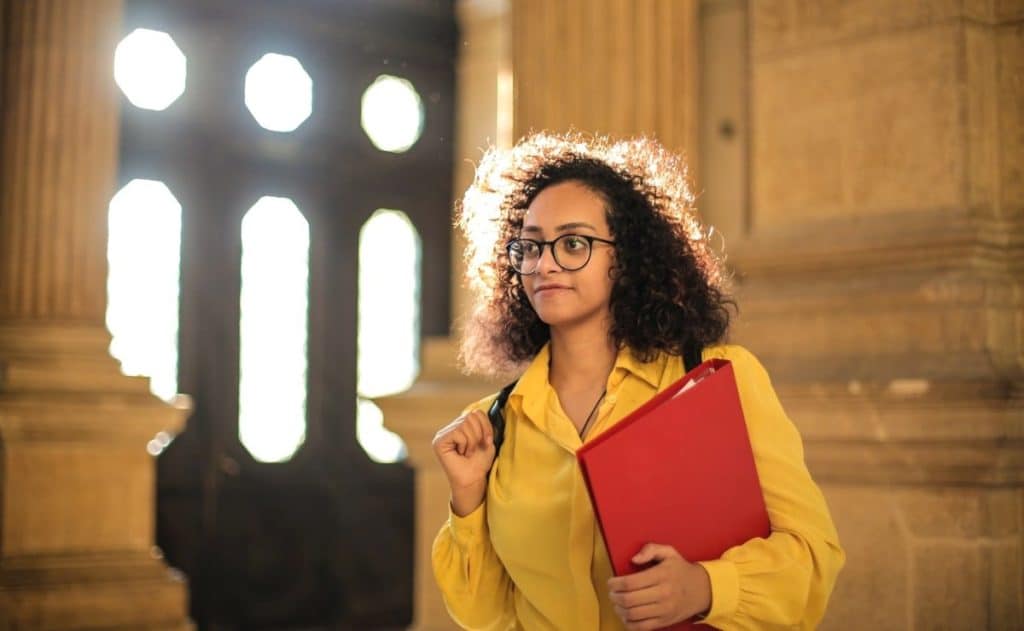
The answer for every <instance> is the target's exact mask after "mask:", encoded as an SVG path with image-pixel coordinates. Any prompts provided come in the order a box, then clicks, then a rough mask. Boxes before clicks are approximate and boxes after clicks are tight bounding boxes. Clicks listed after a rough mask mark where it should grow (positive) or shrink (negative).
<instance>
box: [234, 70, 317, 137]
mask: <svg viewBox="0 0 1024 631" xmlns="http://www.w3.org/2000/svg"><path fill="white" fill-rule="evenodd" d="M245 106H246V107H248V108H249V112H251V113H252V116H253V118H255V119H256V122H257V123H259V124H260V126H261V127H263V128H264V129H269V130H270V131H279V132H289V131H294V130H295V129H296V128H298V126H299V125H301V124H302V123H303V121H305V120H306V119H307V118H309V115H310V114H312V113H313V79H312V78H310V76H309V74H308V73H307V72H306V69H305V68H303V67H302V64H301V63H299V60H298V59H296V58H295V57H291V56H288V55H278V54H277V53H267V54H266V55H263V57H261V58H260V60H259V61H257V62H256V63H254V64H253V65H252V67H251V68H249V71H248V72H247V73H245Z"/></svg>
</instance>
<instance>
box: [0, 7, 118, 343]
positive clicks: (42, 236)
mask: <svg viewBox="0 0 1024 631" xmlns="http://www.w3.org/2000/svg"><path fill="white" fill-rule="evenodd" d="M4 10H5V12H6V15H5V16H4V24H3V26H4V41H3V47H4V55H3V74H2V75H0V79H2V82H3V83H2V88H0V89H2V92H0V94H2V98H3V110H2V111H0V116H2V119H0V125H2V127H0V128H2V129H3V137H2V138H0V151H2V153H0V161H2V162H0V164H2V170H0V207H2V208H3V213H2V214H0V319H4V320H12V319H31V320H33V321H36V322H38V321H40V320H61V321H65V322H66V321H79V322H88V323H92V324H99V323H102V322H103V314H104V309H105V308H106V298H105V297H106V291H105V283H106V207H107V203H108V202H109V201H110V194H111V190H112V187H113V185H114V178H115V176H116V174H117V141H118V109H117V95H116V92H115V91H114V89H113V86H112V79H111V74H112V71H111V68H112V64H113V61H112V60H113V46H114V44H116V42H117V39H116V38H117V35H118V30H119V24H120V18H119V16H120V13H121V3H120V2H119V1H116V0H90V1H87V2H62V1H60V0H49V1H46V0H33V1H32V2H4Z"/></svg>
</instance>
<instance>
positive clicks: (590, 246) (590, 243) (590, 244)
mask: <svg viewBox="0 0 1024 631" xmlns="http://www.w3.org/2000/svg"><path fill="white" fill-rule="evenodd" d="M570 238H576V239H584V240H585V241H586V242H587V260H586V261H583V264H582V265H580V266H579V267H566V266H565V265H562V262H561V261H559V260H558V255H557V254H556V253H555V252H557V250H556V249H555V244H556V243H558V242H559V241H561V240H562V239H570ZM524 241H527V242H529V243H532V244H534V245H536V246H537V248H538V249H539V252H538V253H537V267H538V269H539V268H540V260H541V259H542V258H544V248H545V247H548V246H550V247H551V258H553V259H554V260H555V264H556V265H558V266H559V267H561V268H562V269H563V270H565V271H567V272H578V271H579V270H581V269H583V268H584V267H586V266H587V265H588V264H590V259H591V258H592V257H593V256H594V241H597V242H599V243H604V244H607V245H615V241H610V240H608V239H602V238H601V237H594V236H591V235H589V234H571V233H570V234H563V235H560V236H558V237H556V238H554V239H552V240H551V241H539V240H537V239H529V238H525V237H520V238H518V239H510V240H509V242H508V243H506V244H505V253H506V254H508V262H509V265H511V266H512V269H514V270H515V271H516V273H517V274H520V275H522V276H533V275H534V274H536V273H537V270H536V269H535V270H533V271H532V272H523V271H521V270H519V269H516V264H515V263H513V261H514V260H515V258H514V257H513V256H512V248H513V247H514V246H515V245H517V244H519V243H522V242H524Z"/></svg>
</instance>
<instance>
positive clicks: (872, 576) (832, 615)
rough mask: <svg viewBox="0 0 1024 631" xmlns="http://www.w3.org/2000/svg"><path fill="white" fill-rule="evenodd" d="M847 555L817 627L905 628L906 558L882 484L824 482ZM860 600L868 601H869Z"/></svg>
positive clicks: (904, 535) (903, 537) (896, 515)
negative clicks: (872, 486)
mask: <svg viewBox="0 0 1024 631" xmlns="http://www.w3.org/2000/svg"><path fill="white" fill-rule="evenodd" d="M822 490H823V492H824V493H825V498H826V500H827V501H828V505H829V509H830V511H831V513H832V519H833V520H834V521H835V524H836V528H837V529H838V531H839V538H840V541H842V543H843V548H844V549H845V551H846V555H847V564H846V567H845V568H844V569H843V571H842V574H840V579H839V581H838V583H837V584H836V587H835V591H834V593H833V596H832V600H831V604H830V606H829V609H828V611H827V613H826V615H825V618H824V620H823V621H822V625H821V628H822V629H849V628H851V627H850V623H851V621H853V620H856V621H857V627H858V628H864V629H879V630H882V629H886V630H887V629H892V630H894V631H895V630H898V629H906V628H908V622H909V619H908V615H907V613H906V611H907V608H906V603H907V601H908V597H909V593H908V592H909V585H910V562H909V561H910V560H909V555H908V554H907V545H908V537H907V532H906V529H905V528H904V527H903V524H902V523H901V519H900V514H899V507H898V506H897V504H896V503H895V502H894V501H893V499H892V498H891V497H887V496H886V494H885V492H884V490H882V491H880V490H877V489H866V488H860V487H857V486H847V485H826V486H824V487H823V489H822ZM865 603H872V605H871V606H870V607H868V606H865Z"/></svg>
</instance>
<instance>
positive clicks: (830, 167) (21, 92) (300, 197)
mask: <svg viewBox="0 0 1024 631" xmlns="http://www.w3.org/2000/svg"><path fill="white" fill-rule="evenodd" d="M0 50H2V51H3V52H2V56H0V628H2V629H143V628H144V629H191V628H197V629H209V630H211V631H213V630H230V629H268V630H270V629H274V630H278V629H280V630H284V629H401V628H415V629H420V630H434V629H451V628H453V625H452V624H451V622H450V621H449V620H448V617H447V614H446V613H445V611H444V608H443V605H442V604H441V602H440V597H439V595H438V593H437V590H436V588H435V586H434V583H433V579H432V575H431V570H430V567H429V551H430V543H431V541H432V539H433V537H434V535H435V533H436V531H437V529H438V528H439V527H440V526H441V524H442V523H443V521H444V519H445V518H446V514H447V486H446V484H445V482H444V480H443V476H442V475H441V473H440V470H439V468H437V467H436V465H435V463H434V461H433V456H432V455H431V453H430V440H431V438H432V437H433V434H434V432H435V431H436V430H437V429H438V428H439V427H441V426H442V425H444V424H446V423H447V422H448V421H449V420H450V419H451V418H453V417H454V416H455V415H457V414H458V412H459V411H460V410H461V409H462V408H463V407H464V405H466V404H467V403H469V402H471V401H473V400H476V399H478V398H480V397H482V396H484V395H486V394H488V393H490V392H493V391H494V390H495V389H496V384H494V383H486V382H482V381H479V380H476V379H473V378H469V377H466V376H464V375H462V374H461V373H460V372H459V370H458V368H457V367H456V366H455V362H454V356H455V348H456V345H457V334H458V328H459V321H460V318H461V317H462V316H463V315H465V313H466V311H467V308H468V305H469V296H468V294H467V290H466V289H465V288H464V287H463V286H462V282H461V278H462V274H463V272H464V269H463V267H462V263H461V258H460V253H461V247H462V243H461V241H460V238H459V236H458V235H456V234H455V233H454V231H453V229H452V217H453V207H454V203H455V200H456V199H457V198H458V197H459V196H460V195H461V193H462V192H463V191H464V190H465V189H466V187H467V186H468V185H469V183H470V181H471V179H472V175H473V166H474V163H475V161H477V160H479V158H480V157H481V156H482V153H483V150H484V149H485V148H486V147H489V146H498V147H509V146H511V144H512V143H513V142H514V140H515V139H516V138H519V137H521V136H522V135H523V134H525V133H527V132H529V131H531V130H542V129H550V130H568V129H576V130H581V131H584V132H595V133H602V134H610V135H613V136H616V137H628V136H633V135H638V134H646V135H650V136H653V137H655V138H657V139H658V140H660V141H661V142H662V143H663V144H665V145H666V146H668V147H670V148H672V149H673V150H676V151H678V152H681V153H683V154H684V155H685V156H686V158H687V161H688V164H689V167H690V176H691V182H692V184H693V187H694V190H695V191H697V193H698V207H699V211H700V213H701V216H702V218H703V220H704V221H705V222H706V223H708V224H710V225H712V226H714V228H715V233H716V234H717V235H718V237H717V239H718V241H717V243H718V246H719V247H720V248H721V249H722V250H723V251H724V252H725V254H726V256H727V262H728V265H729V267H730V271H731V273H732V274H733V276H734V289H735V292H736V294H737V297H738V301H739V304H740V312H739V317H738V318H737V320H736V323H735V327H734V330H733V333H732V339H733V340H734V341H736V342H739V343H742V344H744V345H746V346H748V347H749V348H750V349H751V350H753V351H754V352H755V353H756V354H757V355H758V356H759V357H760V358H761V359H762V360H763V362H764V363H765V365H766V366H767V368H768V369H769V372H770V373H771V375H772V377H773V381H774V384H775V386H776V388H777V390H778V392H779V394H780V397H781V399H782V401H783V404H784V405H785V407H786V409H787V411H788V412H789V414H790V416H791V417H792V418H793V420H794V421H795V422H796V424H797V426H798V427H799V429H800V431H801V433H802V434H803V436H804V441H805V452H806V453H805V455H806V459H807V462H808V466H809V467H810V469H811V471H812V473H813V475H814V476H815V478H816V479H817V480H818V481H819V483H820V484H821V486H822V488H823V490H824V491H825V495H826V498H827V500H828V502H829V506H830V509H831V510H832V513H833V517H834V518H835V521H836V524H837V527H838V529H839V532H840V537H841V540H842V542H843V544H844V546H845V548H846V550H847V554H848V564H847V567H846V569H845V570H844V572H843V573H842V574H841V575H840V579H839V582H838V584H837V586H836V590H835V593H834V595H833V598H832V602H831V605H830V608H829V611H828V614H827V615H826V618H825V620H824V622H823V623H822V628H827V629H854V628H874V629H981V628H987V629H1021V628H1024V491H1022V486H1024V388H1022V384H1024V2H1022V1H1021V0H933V1H931V0H919V1H914V2H888V1H886V0H856V1H840V0H376V1H372V0H293V1H290V2H281V1H277V0H245V1H242V0H175V1H173V2H171V1H166V0H164V1H159V0H124V1H121V0H0Z"/></svg>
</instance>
